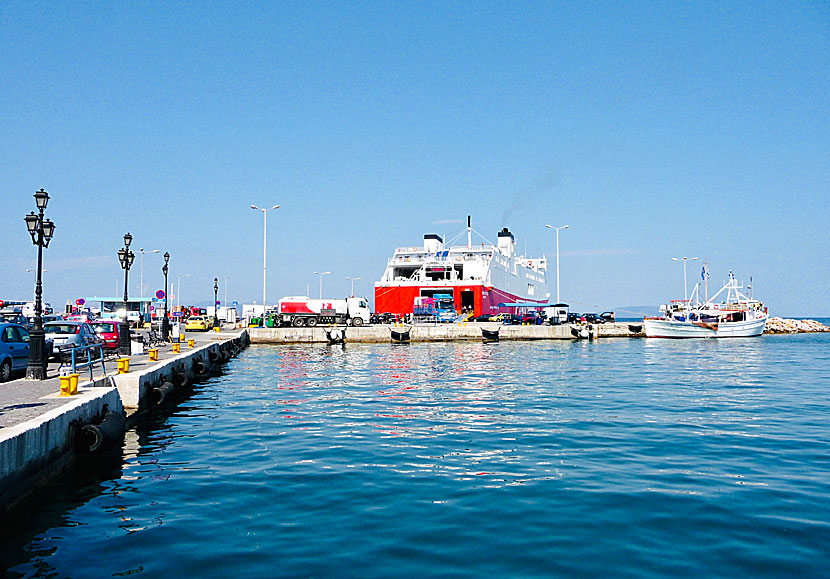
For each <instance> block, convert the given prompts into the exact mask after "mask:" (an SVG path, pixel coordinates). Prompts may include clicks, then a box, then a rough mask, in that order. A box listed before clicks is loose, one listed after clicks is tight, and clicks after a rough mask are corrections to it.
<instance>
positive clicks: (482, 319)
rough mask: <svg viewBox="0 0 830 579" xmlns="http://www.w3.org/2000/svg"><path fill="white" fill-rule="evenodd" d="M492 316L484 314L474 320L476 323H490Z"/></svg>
mask: <svg viewBox="0 0 830 579" xmlns="http://www.w3.org/2000/svg"><path fill="white" fill-rule="evenodd" d="M490 316H491V314H483V315H480V316H478V317H477V318H473V321H474V322H489V321H490Z"/></svg>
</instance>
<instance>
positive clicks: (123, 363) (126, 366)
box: [115, 358, 130, 374]
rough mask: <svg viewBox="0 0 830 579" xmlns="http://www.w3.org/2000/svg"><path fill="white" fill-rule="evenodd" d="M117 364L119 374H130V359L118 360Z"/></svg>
mask: <svg viewBox="0 0 830 579" xmlns="http://www.w3.org/2000/svg"><path fill="white" fill-rule="evenodd" d="M115 362H116V364H118V371H117V374H128V373H129V372H130V359H129V358H118V359H117V360H116V361H115Z"/></svg>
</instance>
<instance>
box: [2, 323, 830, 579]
mask: <svg viewBox="0 0 830 579" xmlns="http://www.w3.org/2000/svg"><path fill="white" fill-rule="evenodd" d="M828 369H830V336H828V335H797V336H764V337H762V338H757V339H745V340H743V339H733V340H644V339H643V340H636V339H634V340H626V339H619V340H612V339H608V340H599V341H595V342H590V343H589V342H577V343H571V342H504V343H496V344H479V343H446V344H411V345H403V346H393V345H386V344H378V345H358V344H349V345H347V346H346V348H345V349H341V348H330V347H328V346H280V347H277V346H273V347H272V346H255V347H251V348H250V349H248V350H247V351H246V352H245V353H243V354H242V355H241V356H240V357H239V358H237V359H235V360H232V361H231V362H230V364H229V365H228V367H227V370H226V373H225V374H224V375H222V376H218V377H215V378H212V379H210V380H209V381H208V382H206V383H203V384H201V385H200V386H199V387H198V390H197V392H196V393H195V394H194V396H193V397H191V398H190V399H189V400H187V401H185V402H184V403H182V404H181V405H180V406H179V407H178V408H177V409H175V410H173V411H172V414H168V415H166V416H161V417H154V418H150V419H147V420H146V421H144V422H143V423H142V424H141V425H140V426H139V427H137V428H136V429H135V430H134V431H131V432H129V433H128V436H127V439H126V441H125V449H124V454H123V457H120V458H118V459H117V460H115V461H114V462H111V463H109V464H107V465H103V466H101V465H98V466H92V465H79V468H76V469H74V470H72V471H70V472H69V473H67V474H66V476H64V477H63V478H62V480H61V481H59V482H57V483H55V484H54V485H51V486H50V487H48V488H47V489H45V491H43V492H41V493H39V494H38V495H37V496H36V497H35V498H34V500H32V501H30V502H29V503H28V504H27V505H26V508H25V516H24V517H22V518H20V519H18V520H15V521H12V522H10V523H9V524H10V526H9V528H7V529H6V531H7V532H6V533H5V534H4V537H3V547H2V559H1V560H2V562H3V564H4V565H5V566H6V568H7V569H8V574H9V575H10V576H25V577H78V578H89V577H121V576H137V577H171V576H178V577H276V576H291V577H294V576H317V577H333V576H352V577H389V576H401V577H425V576H426V577H448V576H455V577H481V576H500V577H502V576H503V577H532V576H539V577H548V576H561V577H580V576H593V577H597V576H602V577H665V576H684V577H701V576H712V577H734V576H752V577H762V576H780V577H790V576H827V575H828V573H830V422H829V421H828V417H830V378H828V374H829V373H828Z"/></svg>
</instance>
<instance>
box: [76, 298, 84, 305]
mask: <svg viewBox="0 0 830 579" xmlns="http://www.w3.org/2000/svg"><path fill="white" fill-rule="evenodd" d="M85 303H86V300H85V299H84V298H78V299H77V300H75V305H76V306H82V305H84V304H85Z"/></svg>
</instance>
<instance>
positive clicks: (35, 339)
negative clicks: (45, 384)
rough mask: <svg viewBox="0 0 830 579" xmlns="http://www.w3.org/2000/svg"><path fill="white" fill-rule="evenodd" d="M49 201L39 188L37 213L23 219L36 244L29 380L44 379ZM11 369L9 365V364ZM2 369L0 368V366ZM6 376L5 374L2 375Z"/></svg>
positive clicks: (52, 226) (50, 233)
mask: <svg viewBox="0 0 830 579" xmlns="http://www.w3.org/2000/svg"><path fill="white" fill-rule="evenodd" d="M48 203H49V193H47V192H46V191H44V190H43V189H41V190H40V191H37V192H36V193H35V205H36V206H37V210H38V212H37V215H36V214H35V212H34V211H32V212H31V213H29V214H28V215H27V216H26V217H24V218H23V220H24V221H25V222H26V229H28V230H29V235H31V236H32V243H33V244H35V245H37V283H36V284H35V323H34V326H33V327H32V331H31V332H29V366H28V367H27V368H26V378H27V379H29V380H45V379H46V364H47V363H48V360H47V359H46V336H45V334H44V332H43V318H42V317H41V314H42V313H43V303H42V301H41V298H42V296H43V284H42V279H41V274H42V272H43V248H44V247H49V241H51V239H52V236H53V235H54V234H55V224H54V223H52V220H51V219H43V211H44V210H45V209H46V205H47V204H48ZM9 369H11V366H9ZM0 370H2V368H0ZM3 378H4V379H6V378H8V377H7V376H4V377H3Z"/></svg>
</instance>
